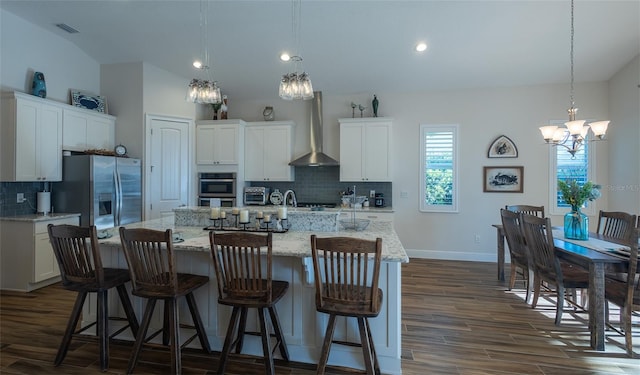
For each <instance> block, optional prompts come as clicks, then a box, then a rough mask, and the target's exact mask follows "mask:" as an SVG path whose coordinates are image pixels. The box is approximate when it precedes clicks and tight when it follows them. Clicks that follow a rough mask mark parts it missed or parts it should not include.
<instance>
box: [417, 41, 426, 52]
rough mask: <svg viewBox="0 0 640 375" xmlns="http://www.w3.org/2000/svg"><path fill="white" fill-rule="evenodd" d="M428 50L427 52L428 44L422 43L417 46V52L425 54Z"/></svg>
mask: <svg viewBox="0 0 640 375" xmlns="http://www.w3.org/2000/svg"><path fill="white" fill-rule="evenodd" d="M426 50H427V44H426V43H422V42H420V43H418V44H416V51H418V52H424V51H426Z"/></svg>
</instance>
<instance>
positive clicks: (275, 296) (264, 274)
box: [209, 231, 289, 375]
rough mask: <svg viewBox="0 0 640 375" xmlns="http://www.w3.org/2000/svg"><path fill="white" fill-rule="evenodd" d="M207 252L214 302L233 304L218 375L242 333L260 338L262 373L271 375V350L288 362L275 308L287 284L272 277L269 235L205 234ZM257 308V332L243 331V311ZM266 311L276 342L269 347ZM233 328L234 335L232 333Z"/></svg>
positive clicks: (239, 346) (237, 348)
mask: <svg viewBox="0 0 640 375" xmlns="http://www.w3.org/2000/svg"><path fill="white" fill-rule="evenodd" d="M209 242H210V245H211V255H212V258H213V265H214V269H215V273H216V280H217V284H218V303H220V304H222V305H226V306H231V307H233V311H232V313H231V319H230V321H229V326H228V328H227V334H226V337H225V339H224V344H223V347H222V353H221V354H220V362H219V363H218V371H217V373H218V374H224V372H225V368H226V365H227V360H228V358H229V354H230V352H231V349H232V347H234V346H235V352H236V353H240V352H241V351H242V345H243V342H244V336H245V335H247V334H251V335H259V336H261V338H262V351H263V356H264V366H265V373H267V374H270V375H272V374H275V367H274V363H273V354H272V352H273V351H274V350H275V349H276V348H278V349H279V350H280V355H281V356H282V358H283V359H284V360H285V361H289V351H288V349H287V343H286V342H285V340H284V335H283V334H282V327H281V325H280V320H279V318H278V313H277V310H276V303H277V302H278V301H279V300H280V299H281V298H282V297H283V296H284V295H285V294H286V293H287V290H288V289H289V283H288V282H286V281H280V280H273V278H272V274H273V264H272V251H273V246H272V243H273V236H272V234H271V233H268V234H267V235H263V234H257V233H248V232H242V233H239V232H236V233H215V232H213V231H211V232H210V233H209ZM249 309H257V312H258V320H259V322H260V332H259V333H258V332H247V331H246V324H247V313H248V310H249ZM267 312H268V313H269V316H270V318H271V325H272V327H273V331H274V334H273V336H275V338H276V343H275V345H274V346H273V349H272V348H271V345H270V343H269V341H270V338H271V334H270V333H269V329H268V326H267V316H266V314H267ZM236 331H237V334H236Z"/></svg>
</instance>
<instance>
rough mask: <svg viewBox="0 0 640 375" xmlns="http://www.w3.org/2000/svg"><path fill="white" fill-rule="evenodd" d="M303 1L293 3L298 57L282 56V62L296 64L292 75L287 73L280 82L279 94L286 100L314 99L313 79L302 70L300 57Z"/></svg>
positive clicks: (292, 14)
mask: <svg viewBox="0 0 640 375" xmlns="http://www.w3.org/2000/svg"><path fill="white" fill-rule="evenodd" d="M301 23H302V21H301V1H300V0H292V1H291V33H292V35H293V39H294V44H295V47H296V53H297V55H294V56H289V55H288V54H283V55H281V56H280V59H281V60H282V61H287V62H288V61H292V62H293V64H294V70H293V72H291V73H287V74H285V75H283V76H282V80H280V89H279V90H278V94H279V95H280V97H281V98H282V99H284V100H294V99H303V100H307V99H312V98H313V86H312V85H311V78H310V77H309V74H307V73H306V72H304V70H303V69H302V56H300V25H301ZM298 69H300V70H302V73H298V71H299V70H298Z"/></svg>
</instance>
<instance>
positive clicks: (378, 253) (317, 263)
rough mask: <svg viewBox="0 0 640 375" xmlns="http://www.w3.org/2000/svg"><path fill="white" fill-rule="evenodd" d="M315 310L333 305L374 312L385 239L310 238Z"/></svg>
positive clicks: (314, 236)
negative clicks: (383, 240)
mask: <svg viewBox="0 0 640 375" xmlns="http://www.w3.org/2000/svg"><path fill="white" fill-rule="evenodd" d="M311 253H312V257H313V270H314V276H315V277H314V278H315V286H316V307H321V306H322V305H323V303H333V304H335V305H338V306H340V305H341V306H345V309H349V308H363V309H366V310H368V311H373V310H375V308H376V306H377V305H378V279H379V276H380V262H381V259H382V239H381V238H376V240H375V241H370V240H364V239H358V238H350V237H329V238H318V237H316V235H315V234H314V235H311Z"/></svg>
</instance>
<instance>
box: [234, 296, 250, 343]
mask: <svg viewBox="0 0 640 375" xmlns="http://www.w3.org/2000/svg"><path fill="white" fill-rule="evenodd" d="M248 310H249V309H248V308H246V307H241V308H240V323H239V324H238V337H236V353H240V352H241V351H242V346H243V345H244V332H245V330H246V329H247V313H248Z"/></svg>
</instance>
